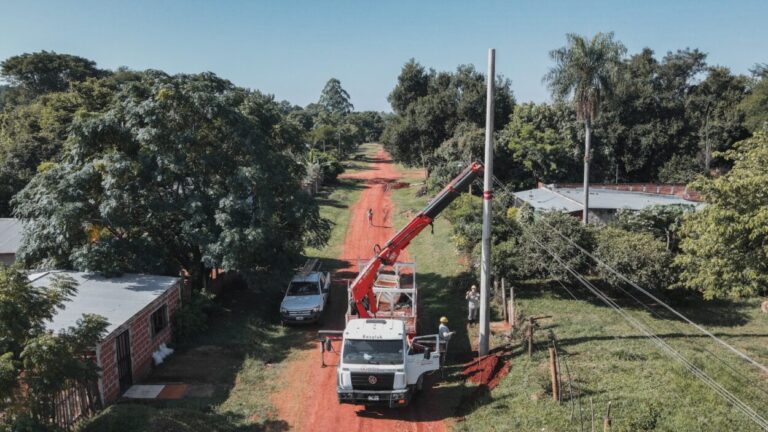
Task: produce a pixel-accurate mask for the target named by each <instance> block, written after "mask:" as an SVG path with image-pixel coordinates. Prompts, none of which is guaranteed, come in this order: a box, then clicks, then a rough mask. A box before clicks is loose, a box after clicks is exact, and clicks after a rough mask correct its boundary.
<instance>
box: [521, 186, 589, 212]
mask: <svg viewBox="0 0 768 432" xmlns="http://www.w3.org/2000/svg"><path fill="white" fill-rule="evenodd" d="M515 196H516V197H518V198H520V199H521V200H523V201H525V202H527V203H528V204H530V205H531V207H533V208H535V209H536V210H546V211H564V212H568V213H571V212H575V211H580V210H581V209H582V205H581V201H579V202H573V201H571V200H568V199H566V198H565V197H562V196H560V195H558V194H556V193H554V192H552V191H551V190H549V189H544V188H540V189H530V190H526V191H522V192H515Z"/></svg>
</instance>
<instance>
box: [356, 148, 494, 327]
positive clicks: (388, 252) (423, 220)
mask: <svg viewBox="0 0 768 432" xmlns="http://www.w3.org/2000/svg"><path fill="white" fill-rule="evenodd" d="M482 172H483V164H481V163H480V162H473V163H472V164H470V165H469V166H468V167H466V168H465V169H464V170H463V171H462V172H461V174H459V175H458V176H456V177H455V178H454V179H453V180H451V182H450V183H448V185H447V186H446V187H445V188H443V190H442V191H440V193H438V194H437V195H435V197H434V198H433V199H432V200H431V201H430V202H429V204H427V206H426V207H424V209H423V210H422V211H421V212H419V214H417V215H416V216H415V217H414V218H413V219H411V221H410V222H409V223H408V225H406V226H405V227H403V228H402V229H401V230H400V231H398V232H397V234H395V235H394V236H393V237H392V238H391V239H390V240H389V241H388V242H387V243H386V244H385V245H384V248H379V250H376V248H374V251H375V253H376V256H374V257H373V258H372V259H371V260H370V261H369V262H368V264H366V266H365V268H363V270H362V271H361V272H360V274H358V275H357V277H356V278H355V280H354V281H353V282H352V287H351V290H352V299H353V301H354V303H355V304H354V307H355V308H356V310H357V315H358V317H360V318H369V317H371V316H372V315H371V314H376V312H377V310H378V308H377V306H376V301H375V297H374V294H373V283H374V281H375V279H376V273H377V272H378V271H379V268H381V266H382V265H393V264H394V263H395V262H396V261H397V257H398V256H399V255H400V252H402V251H403V249H405V248H406V247H408V245H409V244H410V243H411V240H413V239H414V238H415V237H416V236H417V235H419V233H421V231H423V230H424V228H426V227H427V226H428V225H431V224H432V221H434V220H435V218H436V217H437V216H438V215H439V214H440V213H441V212H442V211H443V210H445V208H446V207H448V205H450V204H451V203H452V202H453V200H455V199H456V197H458V196H459V194H460V193H461V191H463V190H464V189H465V188H467V187H469V185H470V184H471V183H472V181H474V180H475V178H477V176H478V175H480V174H481V173H482ZM377 247H378V245H377Z"/></svg>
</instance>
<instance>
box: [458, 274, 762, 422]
mask: <svg viewBox="0 0 768 432" xmlns="http://www.w3.org/2000/svg"><path fill="white" fill-rule="evenodd" d="M516 295H517V296H518V300H519V301H518V310H521V311H522V313H523V315H525V316H531V315H552V316H553V318H552V319H550V320H545V321H542V328H540V329H539V330H538V332H537V333H538V336H537V337H538V341H539V344H538V346H537V350H536V352H535V354H534V356H533V358H531V359H529V358H528V356H527V354H524V353H523V350H522V349H518V350H516V353H517V355H516V356H515V357H514V358H513V359H512V367H511V370H510V374H509V375H508V377H507V378H505V379H504V380H502V382H501V384H500V385H499V386H498V387H497V388H496V389H495V390H493V391H492V393H491V396H490V400H489V401H488V402H487V403H486V404H484V405H482V406H477V407H475V408H476V409H475V410H474V411H472V412H471V413H469V414H468V415H467V416H466V418H465V421H463V422H462V423H460V424H459V426H458V427H457V430H462V431H463V430H467V431H470V430H498V431H506V430H509V431H512V430H514V431H533V430H536V431H564V430H581V429H580V425H579V423H580V422H582V421H583V425H584V430H591V425H590V423H591V419H590V417H591V414H590V399H591V400H592V401H593V403H594V407H595V416H596V419H597V422H598V426H597V427H598V428H599V427H600V423H602V416H603V413H604V412H605V409H606V406H607V403H608V402H609V401H611V402H612V410H611V416H612V417H613V428H612V429H611V430H613V431H648V430H653V431H689V430H691V431H693V430H696V431H724V430H738V431H752V430H759V429H758V428H757V427H756V426H755V425H754V424H753V423H751V422H750V421H749V420H748V419H747V418H746V417H745V416H744V415H743V414H741V413H740V412H738V411H737V410H735V409H734V408H732V407H730V406H729V405H727V404H726V403H725V402H724V401H723V400H722V399H721V398H720V397H719V396H717V395H716V394H715V393H714V392H713V391H712V390H710V389H709V388H708V387H706V386H705V385H704V384H703V383H701V382H700V381H698V380H696V379H695V378H694V377H693V376H692V375H691V374H690V373H689V372H688V371H686V370H685V369H684V368H683V367H682V366H681V365H680V364H678V363H677V362H675V361H674V360H671V359H670V358H669V357H667V356H666V355H664V354H662V352H661V351H659V350H658V349H657V348H656V347H655V346H654V345H652V344H651V343H650V342H649V341H648V340H647V339H646V338H645V337H643V336H642V335H641V334H640V333H639V332H638V331H636V330H634V329H633V328H631V327H630V326H629V325H628V324H626V323H625V321H624V320H622V319H621V318H619V317H618V316H617V315H616V314H615V313H614V312H613V311H612V310H610V309H608V308H607V307H605V306H603V305H602V304H601V303H600V304H598V303H597V302H593V301H587V300H573V299H570V298H569V297H568V296H567V294H565V293H564V291H562V288H559V286H558V285H556V284H554V283H550V282H546V281H532V282H529V283H526V284H523V285H522V286H520V287H518V293H517V294H516ZM576 295H577V297H578V298H580V299H587V298H589V297H588V295H587V293H586V292H581V291H578V290H577V291H576ZM678 309H679V310H681V311H682V312H683V313H684V314H686V315H688V316H690V317H692V318H693V319H695V320H696V321H699V322H703V323H705V324H706V325H707V328H708V329H709V330H710V331H712V332H713V333H715V334H717V335H719V336H720V337H723V338H724V339H726V340H727V341H728V342H729V343H732V344H735V345H737V346H739V347H740V348H742V349H745V350H746V351H747V352H749V353H750V355H752V356H754V357H755V358H756V359H758V361H761V362H762V363H763V364H765V363H766V362H768V352H767V351H766V347H767V346H768V322H766V319H765V317H764V316H760V313H759V301H757V300H754V301H743V302H719V303H707V304H704V303H701V302H696V301H694V302H693V303H690V304H688V305H687V306H683V307H680V306H679V307H678ZM630 313H631V314H632V315H633V316H635V317H636V318H638V319H640V320H642V321H643V322H644V323H645V324H646V325H648V326H649V327H651V328H652V329H653V331H654V332H655V333H656V334H658V335H662V337H663V339H664V340H665V341H666V342H668V343H669V344H670V345H672V346H673V347H674V348H675V349H677V350H679V351H680V352H682V353H684V354H685V355H686V357H688V358H689V359H691V360H692V361H693V363H694V364H695V365H696V366H698V367H700V368H701V369H703V370H704V372H705V373H707V374H708V375H709V376H711V377H712V378H714V379H715V380H717V381H718V382H720V383H721V384H723V385H724V386H725V387H726V388H728V389H729V390H731V391H732V392H734V393H735V394H736V395H738V397H739V398H740V399H742V400H743V401H745V402H747V403H748V404H749V405H751V406H752V407H754V408H756V409H757V410H758V412H762V414H763V415H764V414H765V407H766V406H768V393H766V392H765V389H766V388H768V386H767V385H766V377H765V376H762V377H761V376H759V374H758V373H756V372H753V371H754V369H750V368H748V367H747V366H746V365H745V363H744V362H740V361H738V360H737V359H736V358H735V357H734V356H733V355H731V354H729V353H727V352H725V351H724V349H722V348H720V347H719V346H716V344H715V343H714V342H711V341H709V340H708V339H707V338H702V337H698V336H695V332H693V331H692V329H691V326H689V325H684V324H683V323H682V322H680V321H678V320H673V319H671V318H669V317H667V316H666V315H662V314H659V315H660V316H659V317H657V316H654V315H652V314H651V313H649V312H648V311H647V310H645V309H631V310H630ZM549 331H552V332H553V333H554V334H555V336H556V337H557V340H558V347H559V351H560V353H561V367H562V368H563V369H564V368H565V366H564V365H563V363H565V362H567V364H568V367H569V370H570V374H571V376H572V380H573V387H574V393H575V394H576V395H579V394H580V395H581V397H577V398H574V400H573V403H571V401H570V400H568V399H569V398H568V387H567V384H565V385H564V397H563V402H562V403H561V404H559V405H558V404H557V403H555V402H553V401H552V399H551V390H550V383H549V375H548V374H549V370H548V367H547V362H548V356H547V354H546V346H547V342H546V340H547V333H548V332H549ZM709 352H713V353H715V354H716V355H717V356H718V357H721V358H723V359H725V360H727V361H728V363H729V364H730V365H732V366H733V367H734V368H735V369H736V370H738V372H739V373H735V372H734V371H733V370H732V369H730V368H729V367H726V366H724V365H723V364H722V363H720V361H718V360H717V359H716V358H715V357H714V356H712V355H711V354H710V353H709ZM563 373H564V374H565V371H563ZM740 374H744V375H746V378H744V377H742V376H740ZM565 382H567V379H566V381H565ZM761 389H762V390H761ZM580 411H581V414H580ZM572 412H573V415H572V414H571V413H572ZM500 414H503V419H504V420H503V421H499V415H500Z"/></svg>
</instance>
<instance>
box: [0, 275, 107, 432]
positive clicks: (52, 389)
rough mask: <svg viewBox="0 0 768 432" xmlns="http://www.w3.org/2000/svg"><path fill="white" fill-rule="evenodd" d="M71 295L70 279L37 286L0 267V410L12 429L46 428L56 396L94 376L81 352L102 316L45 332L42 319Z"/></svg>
mask: <svg viewBox="0 0 768 432" xmlns="http://www.w3.org/2000/svg"><path fill="white" fill-rule="evenodd" d="M75 292H76V285H75V283H74V281H72V279H69V278H66V277H61V276H60V277H57V278H54V280H53V283H52V284H51V286H49V287H46V288H40V287H35V286H33V285H32V284H31V283H30V282H29V279H28V278H27V275H26V274H25V273H23V272H21V271H19V270H18V269H16V268H2V267H0V411H2V412H3V413H4V416H3V419H2V421H3V422H4V423H5V425H7V426H10V428H11V430H21V429H19V428H21V427H38V428H45V427H46V426H49V424H48V422H49V420H50V417H49V416H50V415H51V413H52V403H53V396H54V395H55V394H57V393H58V392H60V391H61V390H63V389H65V388H67V387H68V386H70V385H72V384H73V383H81V384H84V383H88V382H92V381H93V380H96V379H97V378H98V375H97V373H98V368H97V367H96V364H95V362H94V361H92V359H90V358H88V357H87V356H86V355H85V353H87V352H90V351H92V350H93V349H94V347H95V346H96V344H97V343H98V341H99V340H100V339H101V338H102V336H103V335H104V332H105V330H106V328H107V322H106V320H105V319H104V318H103V317H99V316H96V315H83V317H82V318H81V319H80V320H78V322H77V325H76V326H74V327H70V328H69V329H64V330H62V331H61V332H60V333H59V334H56V335H54V334H49V333H47V332H46V330H45V323H46V321H48V320H50V319H51V318H52V317H53V316H54V315H55V314H56V313H57V311H58V310H60V309H62V308H63V307H64V305H65V302H66V301H67V300H68V299H69V297H71V296H72V295H73V294H74V293H75ZM22 387H23V391H22ZM22 425H23V426H22Z"/></svg>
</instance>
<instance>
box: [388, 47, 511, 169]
mask: <svg viewBox="0 0 768 432" xmlns="http://www.w3.org/2000/svg"><path fill="white" fill-rule="evenodd" d="M485 88H486V84H485V76H484V75H483V74H482V73H479V72H477V71H476V70H475V69H474V67H472V66H467V65H462V66H459V67H458V68H457V69H456V72H454V73H448V72H439V73H438V72H435V71H434V70H430V71H429V72H426V71H425V70H424V67H422V66H421V65H420V64H418V63H416V62H415V61H414V60H413V59H411V60H410V61H409V62H408V63H406V64H405V66H403V69H402V71H401V73H400V76H399V77H398V83H397V85H396V86H395V88H394V89H393V90H392V92H391V93H390V96H389V100H390V103H391V104H392V107H393V109H394V110H395V113H397V115H396V117H394V118H393V119H391V120H390V121H389V122H388V123H387V125H386V127H385V129H384V132H383V133H382V141H383V143H384V146H385V147H386V148H387V150H388V151H389V152H390V153H391V154H392V156H393V158H394V159H395V160H397V161H398V162H402V163H404V164H406V165H408V166H421V167H423V168H424V169H425V170H426V172H427V176H428V177H429V175H430V174H431V171H432V170H433V169H434V168H435V167H436V164H440V163H442V161H441V159H440V158H433V155H434V153H435V152H436V150H437V149H438V148H439V147H440V146H441V145H442V144H443V143H444V142H445V141H446V140H448V139H450V138H452V137H458V136H459V135H461V134H463V130H459V129H464V130H465V129H466V128H467V127H468V126H474V127H483V126H484V125H485V97H486V94H485ZM494 97H495V101H496V104H495V112H494V117H495V119H496V122H495V125H496V129H497V130H498V129H501V128H502V127H503V125H504V124H505V123H506V121H507V119H508V118H509V114H510V113H511V112H512V109H513V107H514V103H515V102H514V98H513V96H512V91H511V89H510V82H509V80H506V79H503V78H501V77H497V78H496V92H495V94H494Z"/></svg>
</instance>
